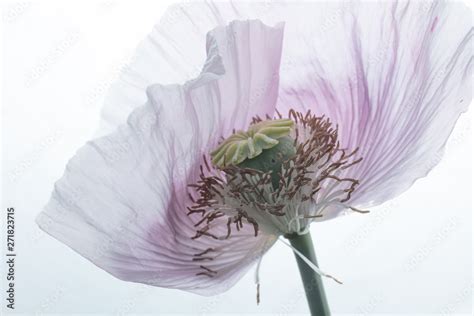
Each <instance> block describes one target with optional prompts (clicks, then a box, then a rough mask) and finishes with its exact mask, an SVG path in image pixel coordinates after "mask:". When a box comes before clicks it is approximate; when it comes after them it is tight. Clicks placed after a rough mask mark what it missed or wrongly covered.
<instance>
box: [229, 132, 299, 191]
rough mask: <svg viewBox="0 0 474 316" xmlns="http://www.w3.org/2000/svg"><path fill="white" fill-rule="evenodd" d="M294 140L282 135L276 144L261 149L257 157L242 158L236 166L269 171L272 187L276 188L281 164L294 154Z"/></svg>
mask: <svg viewBox="0 0 474 316" xmlns="http://www.w3.org/2000/svg"><path fill="white" fill-rule="evenodd" d="M294 142H295V141H294V140H293V139H292V138H291V137H289V136H285V137H282V138H280V139H279V140H278V144H277V145H276V146H274V147H272V148H270V149H266V150H263V151H262V153H261V154H260V155H259V156H258V157H255V158H252V159H247V160H244V161H243V162H242V163H240V164H238V166H239V167H243V168H250V169H255V170H259V171H263V172H268V171H271V172H272V184H273V188H275V189H277V188H278V185H279V181H280V176H279V175H278V174H279V173H280V172H281V166H282V164H283V163H284V162H285V161H287V160H289V159H290V158H292V157H293V156H294V155H295V154H296V149H295V145H294Z"/></svg>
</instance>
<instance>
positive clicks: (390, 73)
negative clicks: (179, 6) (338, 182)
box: [183, 1, 473, 220]
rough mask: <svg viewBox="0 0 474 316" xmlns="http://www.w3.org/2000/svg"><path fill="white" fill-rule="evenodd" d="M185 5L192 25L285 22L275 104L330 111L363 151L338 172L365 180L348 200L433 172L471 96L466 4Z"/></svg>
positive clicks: (350, 142)
mask: <svg viewBox="0 0 474 316" xmlns="http://www.w3.org/2000/svg"><path fill="white" fill-rule="evenodd" d="M183 10H185V11H186V12H187V15H188V16H192V17H194V18H193V24H194V25H202V24H205V23H206V22H205V20H206V19H207V20H212V21H219V22H220V23H226V22H227V21H228V20H231V19H235V18H241V19H242V18H258V19H261V20H262V21H263V22H265V23H270V24H271V23H274V22H275V21H279V20H282V21H285V25H286V26H285V41H284V44H283V56H282V65H281V69H280V76H281V82H280V92H279V99H278V109H279V110H280V112H282V113H285V112H286V111H288V110H289V109H290V108H295V109H296V110H299V111H301V112H306V111H307V110H312V112H313V113H316V114H318V115H326V116H328V117H330V118H331V119H332V121H333V122H334V123H335V124H338V127H339V131H340V133H339V137H340V141H341V143H342V144H343V145H344V146H345V147H347V148H348V149H355V148H357V147H359V148H360V149H359V152H358V155H359V156H361V157H363V158H364V159H363V161H362V162H361V163H359V164H357V165H355V166H353V167H352V168H350V169H347V171H346V172H345V173H344V174H341V177H342V176H343V177H351V178H355V179H358V180H359V181H360V186H358V188H357V189H356V191H354V193H353V195H352V198H351V200H350V201H349V202H348V203H349V204H350V205H354V206H359V207H362V208H364V207H370V206H374V205H377V204H380V203H383V202H385V201H387V200H388V199H391V198H393V197H395V196H397V195H399V194H400V193H402V192H403V191H405V190H406V189H408V188H409V187H410V186H411V185H412V183H413V182H414V181H415V180H416V179H418V178H420V177H424V176H425V175H427V173H428V172H429V171H430V170H431V169H432V168H433V167H434V166H435V165H436V164H437V163H438V162H439V161H440V158H441V156H442V154H443V150H444V145H445V143H446V141H447V139H448V137H449V135H450V133H451V131H452V129H453V127H454V125H455V123H456V121H457V118H458V117H459V115H460V114H461V113H462V112H464V111H466V110H467V108H468V106H469V104H470V103H471V100H472V86H471V85H472V64H473V63H472V60H473V57H472V36H473V30H472V12H471V11H470V10H469V9H468V8H467V7H466V6H464V5H463V4H462V3H456V2H440V1H434V2H431V1H420V2H409V1H397V2H380V3H375V2H350V1H334V2H319V3H309V2H277V3H271V2H270V3H269V2H262V3H253V2H238V3H237V2H235V3H232V5H230V4H227V3H212V4H195V5H188V6H186V7H185V8H183ZM198 29H199V28H198ZM343 209H344V207H334V208H333V210H332V211H331V212H330V213H331V214H328V215H327V216H326V215H325V216H324V218H322V219H321V220H325V219H327V218H331V217H334V216H337V215H338V214H339V213H340V211H342V210H343Z"/></svg>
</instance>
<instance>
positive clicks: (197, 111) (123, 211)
mask: <svg viewBox="0 0 474 316" xmlns="http://www.w3.org/2000/svg"><path fill="white" fill-rule="evenodd" d="M282 37H283V25H282V24H279V25H277V26H276V27H267V26H265V25H263V24H262V23H261V22H259V21H244V22H239V21H236V22H232V23H231V24H230V25H229V26H228V27H218V28H216V29H214V30H213V31H211V32H210V33H209V35H208V38H207V52H208V58H207V61H206V63H205V65H204V67H203V70H202V72H201V74H200V75H199V76H198V77H197V78H196V79H194V80H190V81H188V82H186V83H185V84H184V85H159V84H153V85H151V86H150V87H148V89H147V95H148V101H147V102H146V104H145V105H142V106H140V107H138V108H136V109H135V110H134V111H133V112H132V114H131V115H130V117H129V118H128V120H127V124H123V125H121V126H120V127H119V128H118V129H117V130H116V131H115V132H114V133H112V134H110V135H107V136H104V137H101V138H98V139H96V140H93V141H90V142H89V143H87V144H86V145H85V146H84V147H82V148H81V149H80V150H79V151H78V153H77V154H76V156H74V157H73V158H72V159H71V160H70V162H69V163H68V165H67V168H66V171H65V173H64V175H63V177H62V178H61V179H60V180H59V181H58V182H57V183H56V185H55V189H54V191H53V194H52V197H51V199H50V201H49V203H48V204H47V205H46V207H45V209H44V211H43V212H42V213H41V214H40V215H39V216H38V219H37V222H38V224H39V225H40V227H41V228H42V229H43V230H45V231H46V232H47V233H49V234H51V235H52V236H54V237H55V238H57V239H58V240H60V241H62V242H64V243H65V244H66V245H68V246H69V247H71V248H72V249H74V250H75V251H77V252H79V253H80V254H81V255H83V256H84V257H86V258H87V259H89V260H90V261H92V262H93V263H94V264H96V265H97V266H99V267H101V268H102V269H104V270H106V271H107V272H109V273H111V274H113V275H114V276H116V277H118V278H120V279H123V280H127V281H133V282H141V283H146V284H151V285H156V286H163V287H169V288H179V289H184V290H188V291H191V292H195V293H199V294H203V295H208V294H217V293H220V292H222V291H224V290H226V289H228V288H229V287H231V286H232V285H233V284H234V283H235V282H236V281H237V280H238V279H239V277H240V276H241V275H242V274H243V273H244V272H245V271H246V270H247V269H248V268H249V267H250V266H251V264H252V263H254V262H255V261H256V260H257V259H258V258H259V257H260V256H261V255H262V254H263V253H264V252H265V251H266V250H267V249H268V248H269V247H270V246H271V245H272V244H273V243H274V242H275V240H276V236H271V235H265V234H263V233H259V234H258V236H257V237H255V232H254V228H253V226H251V225H244V227H243V228H242V229H241V230H240V231H239V232H234V233H233V234H232V235H231V236H230V238H229V239H224V240H216V239H213V238H211V237H208V236H202V237H200V238H197V239H191V237H193V236H194V235H195V233H196V227H195V226H194V225H195V224H196V222H197V221H199V220H200V219H201V218H200V216H199V215H197V214H192V215H190V216H188V215H187V212H188V211H187V209H186V208H187V207H188V206H191V205H192V203H191V200H190V197H189V196H188V184H190V183H195V182H196V181H197V180H198V174H199V165H200V164H201V163H202V161H201V159H202V158H201V157H202V155H203V154H207V153H208V151H209V148H212V147H213V146H215V145H216V144H217V142H218V139H219V137H221V136H222V135H225V134H226V133H230V131H231V129H232V128H233V127H235V126H241V127H242V128H245V127H246V126H247V124H248V123H249V121H250V118H251V117H252V116H254V115H264V114H265V113H268V112H269V113H270V114H272V113H273V110H274V106H275V101H276V93H277V89H278V67H279V62H280V54H281V43H282ZM183 40H186V39H183ZM203 44H204V42H203ZM249 55H252V58H250V57H249ZM253 58H258V59H257V60H255V59H253ZM158 71H159V69H158ZM261 85H263V86H265V87H266V89H265V90H264V91H262V90H260V89H261V88H260V86H261ZM256 91H259V93H256ZM143 93H145V91H143ZM252 96H253V98H254V99H253V101H252V102H249V98H250V97H252ZM218 224H219V221H215V222H213V226H216V227H213V228H212V232H213V234H214V235H216V236H218V237H221V236H226V234H227V227H226V224H225V220H224V219H222V220H221V223H220V224H221V225H218Z"/></svg>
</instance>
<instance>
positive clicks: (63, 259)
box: [0, 1, 473, 314]
mask: <svg viewBox="0 0 474 316" xmlns="http://www.w3.org/2000/svg"><path fill="white" fill-rule="evenodd" d="M157 2H158V1H140V2H138V1H127V2H119V1H96V2H88V1H67V2H66V1H62V2H59V1H57V2H51V1H42V2H33V3H26V2H21V3H18V2H9V3H6V4H5V5H4V6H3V12H2V19H3V20H2V26H3V49H2V51H3V66H2V76H3V100H2V133H3V135H2V173H1V174H2V210H6V208H7V207H15V210H16V252H17V254H18V257H17V264H16V277H17V278H16V285H15V287H16V310H15V312H16V313H24V314H35V313H36V314H47V313H61V314H63V313H98V314H104V313H118V314H125V313H137V314H144V313H149V314H165V313H187V314H207V313H218V314H222V313H227V312H234V313H253V314H260V313H267V314H295V313H307V312H308V310H307V305H306V301H305V297H304V293H303V292H302V290H303V288H302V284H301V281H300V279H299V273H298V270H297V267H296V263H295V260H294V258H293V254H292V253H291V251H290V250H289V249H288V248H287V247H285V246H283V245H281V244H277V245H276V246H275V247H274V248H273V249H271V250H270V252H269V253H268V254H267V255H266V256H265V258H264V260H263V264H262V268H261V282H262V285H261V290H262V303H261V304H260V306H257V305H256V303H255V286H254V283H253V274H252V273H249V274H248V275H247V276H245V277H244V278H243V279H242V280H241V281H240V282H239V283H238V284H237V285H236V286H235V287H234V288H232V289H231V290H230V291H228V292H226V293H223V294H222V295H219V296H217V297H200V296H197V295H193V294H188V293H186V292H182V291H178V290H168V289H162V288H153V287H147V286H144V285H140V284H134V283H127V282H123V281H120V280H118V279H115V278H114V277H112V276H110V275H109V274H107V273H106V272H104V271H102V270H100V269H98V268H97V267H96V266H94V265H93V264H91V263H90V262H88V261H87V260H86V259H84V258H82V257H81V256H80V255H78V254H76V253H75V252H73V251H72V250H70V249H69V248H68V247H66V246H65V245H63V244H61V243H60V242H58V241H56V240H55V239H53V238H51V237H49V236H47V235H45V234H44V233H43V232H41V231H40V230H39V229H38V227H37V226H36V224H35V223H34V218H35V216H36V215H37V214H38V213H39V212H40V211H41V209H42V207H43V205H44V204H45V203H46V202H47V200H48V198H49V194H50V192H51V190H52V187H53V183H54V182H55V181H56V180H57V179H58V178H59V177H60V176H61V175H62V173H63V170H64V166H65V164H66V162H67V161H68V159H69V158H70V157H71V156H73V155H74V153H75V151H76V150H77V149H78V148H79V147H80V146H81V145H82V144H84V143H85V142H86V141H87V140H88V139H90V138H91V137H92V136H93V134H94V132H95V131H96V128H97V126H98V121H99V117H100V115H99V110H100V107H101V104H102V101H103V98H104V95H105V93H106V91H107V88H108V86H109V85H110V84H111V83H112V82H113V80H114V79H115V78H116V77H117V75H118V74H119V72H120V69H121V67H122V66H123V64H124V62H125V61H126V59H127V56H130V54H131V53H132V52H133V51H134V48H135V47H136V45H137V44H138V43H139V42H140V41H141V40H142V39H143V38H144V37H145V36H146V35H147V33H148V32H149V31H150V30H151V28H152V26H153V25H154V24H155V23H156V22H157V21H158V20H159V18H160V17H161V15H162V13H163V12H164V10H165V9H166V7H167V6H168V2H169V1H159V3H157ZM203 49H204V43H203ZM471 122H472V109H471V110H470V111H469V112H468V113H466V114H464V115H462V117H461V118H460V120H459V122H458V124H457V127H456V129H455V130H454V132H453V134H452V136H451V138H450V140H449V142H448V145H447V148H446V154H445V156H444V158H443V159H442V161H441V162H440V164H439V165H438V166H437V167H436V168H435V169H434V170H433V171H432V172H431V173H430V174H429V176H428V177H427V178H424V179H421V180H419V181H417V182H416V183H415V184H414V185H413V187H412V188H411V189H410V190H409V191H407V192H406V193H404V194H402V195H401V196H399V197H398V198H396V199H395V200H392V201H389V202H387V203H385V204H384V205H381V206H379V207H377V208H374V209H372V210H371V211H372V212H371V213H370V214H368V215H359V214H354V215H351V216H346V217H343V218H339V219H336V220H333V221H329V222H323V223H319V224H315V225H313V227H312V233H313V238H314V241H315V243H316V248H317V249H316V252H317V254H318V258H319V262H320V264H321V266H322V268H323V269H324V270H326V271H328V272H329V273H331V274H333V275H335V276H337V277H338V278H340V279H342V280H343V281H344V285H338V284H336V283H334V282H332V281H330V280H328V281H325V284H326V290H327V294H328V298H329V302H330V306H331V307H332V311H333V313H334V314H340V313H349V314H373V313H398V314H421V313H423V314H428V313H430V314H431V313H441V314H442V313H445V314H447V313H465V314H470V311H471V304H472V284H473V283H472V257H471V256H472V239H471V233H472V195H471V191H472V128H471ZM427 159H433V157H427ZM3 217H4V216H3V215H2V218H3ZM2 231H4V228H3V227H2ZM2 236H4V233H2ZM1 238H2V240H3V239H4V237H1ZM2 249H4V246H3V245H2ZM3 258H4V257H2V260H1V261H2V262H3V261H4V260H3ZM4 268H5V265H4V264H3V265H2V269H4ZM0 282H1V284H2V287H4V286H5V285H6V280H5V278H4V277H3V276H2V278H1V279H0ZM4 294H5V292H4V291H3V290H2V299H1V302H2V303H1V304H2V309H3V311H7V310H6V309H5V300H4Z"/></svg>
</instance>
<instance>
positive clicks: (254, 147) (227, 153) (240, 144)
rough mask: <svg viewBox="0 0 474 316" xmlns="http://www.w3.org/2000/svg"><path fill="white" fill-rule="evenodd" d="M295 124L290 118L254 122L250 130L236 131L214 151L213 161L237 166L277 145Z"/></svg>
mask: <svg viewBox="0 0 474 316" xmlns="http://www.w3.org/2000/svg"><path fill="white" fill-rule="evenodd" d="M293 125H294V123H293V121H292V120H290V119H279V120H267V121H262V122H259V123H256V124H252V125H251V126H250V128H249V129H248V131H246V132H243V131H238V132H236V133H235V134H233V135H232V136H230V137H229V138H227V139H226V140H225V141H224V142H223V143H222V144H220V145H219V147H217V148H216V149H215V150H214V151H212V152H211V160H212V163H213V164H214V165H215V166H217V167H219V168H223V167H226V166H231V165H234V166H236V165H239V164H240V163H242V162H243V161H245V160H246V159H252V158H255V157H257V156H259V155H260V154H261V153H262V152H263V151H264V150H265V149H270V148H272V147H275V146H277V145H278V144H279V139H281V138H283V137H285V136H288V135H289V134H290V131H291V129H292V128H293Z"/></svg>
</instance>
